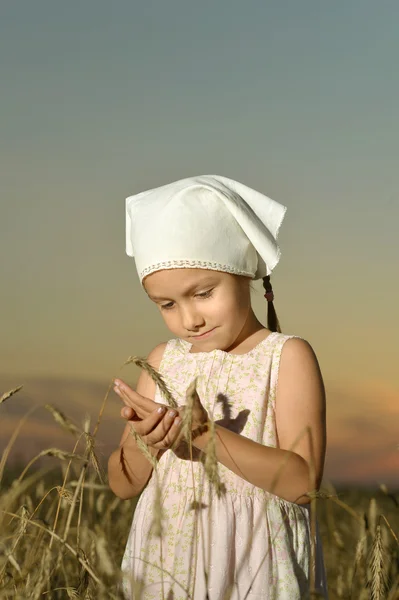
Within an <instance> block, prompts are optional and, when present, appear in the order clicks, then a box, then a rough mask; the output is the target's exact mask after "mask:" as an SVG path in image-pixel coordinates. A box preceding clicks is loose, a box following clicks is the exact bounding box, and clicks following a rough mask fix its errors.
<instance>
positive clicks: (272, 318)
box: [250, 275, 281, 333]
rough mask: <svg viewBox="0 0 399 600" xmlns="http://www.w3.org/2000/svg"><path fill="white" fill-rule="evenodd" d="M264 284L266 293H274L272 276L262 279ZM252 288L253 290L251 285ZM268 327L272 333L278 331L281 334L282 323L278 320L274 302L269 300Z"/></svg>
mask: <svg viewBox="0 0 399 600" xmlns="http://www.w3.org/2000/svg"><path fill="white" fill-rule="evenodd" d="M262 282H263V287H264V289H265V292H272V291H273V288H272V284H271V282H270V275H266V276H265V277H262ZM250 287H251V289H253V288H252V285H251V284H250ZM267 327H268V329H270V331H278V332H279V333H281V327H280V322H279V320H278V316H277V313H276V309H275V308H274V304H273V300H269V301H268V303H267Z"/></svg>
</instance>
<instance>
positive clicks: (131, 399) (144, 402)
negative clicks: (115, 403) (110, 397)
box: [114, 379, 157, 413]
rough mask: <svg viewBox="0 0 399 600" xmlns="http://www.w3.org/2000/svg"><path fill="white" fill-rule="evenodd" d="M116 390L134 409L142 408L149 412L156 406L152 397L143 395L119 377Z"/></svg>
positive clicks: (115, 386)
mask: <svg viewBox="0 0 399 600" xmlns="http://www.w3.org/2000/svg"><path fill="white" fill-rule="evenodd" d="M114 390H115V392H116V393H117V394H118V396H119V397H120V398H122V400H123V401H124V402H126V404H128V405H129V406H131V407H132V408H133V409H136V408H137V409H141V410H145V411H147V412H148V413H150V412H152V411H153V410H154V409H155V408H156V406H157V405H156V403H155V402H154V401H153V400H151V399H150V398H146V397H145V396H142V395H141V394H139V393H138V392H136V391H135V390H133V389H132V388H131V387H129V386H128V385H127V384H126V383H125V382H122V381H121V380H119V379H116V380H115V385H114Z"/></svg>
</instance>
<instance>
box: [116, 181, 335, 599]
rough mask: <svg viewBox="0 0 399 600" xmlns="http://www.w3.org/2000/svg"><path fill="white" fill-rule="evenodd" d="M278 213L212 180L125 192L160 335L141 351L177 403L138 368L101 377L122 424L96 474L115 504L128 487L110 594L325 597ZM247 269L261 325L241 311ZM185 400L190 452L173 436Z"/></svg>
mask: <svg viewBox="0 0 399 600" xmlns="http://www.w3.org/2000/svg"><path fill="white" fill-rule="evenodd" d="M285 211H286V208H285V207H284V206H282V205H281V204H278V203H277V202H275V201H273V200H271V199H270V198H267V197H266V196H264V195H263V194H261V193H259V192H256V191H255V190H252V189H250V188H248V187H247V186H245V185H243V184H240V183H238V182H236V181H233V180H231V179H227V178H225V177H220V176H199V177H192V178H188V179H183V180H181V181H177V182H174V183H172V184H170V185H165V186H162V187H160V188H157V189H153V190H150V191H147V192H143V193H141V194H138V195H136V196H132V197H130V198H128V199H127V201H126V213H127V220H126V251H127V254H128V255H129V256H134V258H135V263H136V268H137V271H138V274H139V278H140V282H141V285H142V287H143V288H144V290H145V292H146V293H147V295H148V297H149V298H150V300H151V301H152V302H154V303H155V304H156V305H157V307H158V309H159V310H160V312H161V315H162V317H163V319H164V322H165V324H166V326H167V327H168V329H169V330H170V331H171V333H172V334H173V335H174V336H175V337H174V338H172V339H170V340H169V341H168V342H167V343H162V344H159V345H158V346H157V347H156V348H155V349H154V350H153V351H152V352H151V353H150V354H149V356H148V359H147V360H148V362H149V363H150V364H151V365H152V366H154V367H155V368H156V369H157V370H158V371H159V372H160V374H161V375H162V377H163V379H164V381H165V383H166V385H167V387H168V388H169V390H170V391H171V393H172V395H173V397H174V398H175V400H176V401H177V404H178V407H177V409H176V410H166V407H165V405H166V401H165V398H164V396H163V395H162V394H161V391H160V388H159V386H158V385H155V384H154V382H153V380H152V379H150V377H149V376H148V374H147V373H146V372H145V371H144V370H143V371H142V372H141V375H140V378H139V382H138V385H137V390H136V391H134V390H132V389H131V388H130V387H129V386H128V385H127V384H126V383H125V382H123V381H122V380H121V379H118V380H115V388H114V389H115V391H116V392H117V393H118V394H119V396H120V398H121V399H122V400H123V402H124V404H125V407H124V408H123V409H122V411H121V414H122V416H123V417H124V418H125V419H127V420H128V423H127V425H126V428H125V431H124V434H123V436H122V439H121V442H120V446H119V448H118V449H117V450H115V452H113V453H112V455H111V456H110V459H109V467H108V474H109V483H110V487H111V489H112V490H113V491H114V493H115V494H116V495H117V496H119V497H121V498H126V499H127V498H132V497H134V496H137V495H139V494H140V493H141V492H142V493H141V495H140V498H139V501H138V503H137V506H136V509H135V512H134V517H133V523H132V527H131V530H130V534H129V538H128V542H127V546H126V550H125V554H124V557H123V562H122V569H123V571H124V573H125V576H126V578H125V580H124V583H123V591H124V594H125V597H126V598H129V599H130V598H137V599H138V598H143V599H144V600H160V599H161V598H165V599H167V600H172V599H173V600H187V599H189V598H190V599H192V600H207V599H209V600H227V599H230V600H244V599H247V600H299V599H302V598H310V592H311V591H316V592H317V593H318V594H319V596H317V595H316V596H312V598H314V597H321V598H327V597H328V596H327V586H326V575H325V569H324V562H323V554H322V547H321V543H320V535H319V530H318V523H317V519H313V518H312V514H311V511H310V496H311V494H310V492H312V491H316V490H318V488H319V486H320V483H321V479H322V474H323V467H324V457H325V449H326V422H325V417H326V409H325V394H324V387H323V381H322V377H321V374H320V370H319V366H318V362H317V359H316V357H315V355H314V352H313V350H312V348H311V346H310V345H309V344H308V343H307V342H306V341H305V340H303V339H301V338H298V337H297V336H294V335H285V334H282V333H281V331H280V327H279V323H278V319H277V316H276V313H275V310H274V305H273V290H272V287H271V284H270V273H271V271H272V270H273V268H274V267H275V266H276V264H277V263H278V261H279V258H280V249H279V247H278V245H277V241H276V240H277V235H278V230H279V227H280V225H281V222H282V220H283V218H284V214H285ZM260 278H262V279H263V285H264V288H265V291H266V293H265V298H266V299H267V301H268V327H267V328H265V327H263V325H262V324H261V323H260V322H259V321H258V320H257V318H256V316H255V314H254V312H253V309H252V307H251V295H250V292H251V286H250V282H251V280H252V279H260ZM196 378H197V379H196ZM195 381H196V389H195V391H194V385H192V384H193V382H194V384H195ZM190 393H193V394H194V398H195V400H194V404H193V411H192V431H193V436H192V437H193V440H192V451H191V452H190V448H189V445H188V444H187V442H185V440H184V438H182V431H181V430H182V420H181V417H182V415H184V411H185V410H186V409H185V407H186V406H187V405H188V400H187V398H188V394H190ZM131 427H133V428H134V429H135V430H136V432H137V433H138V434H139V435H140V436H142V438H143V440H144V441H145V442H146V444H147V446H148V450H149V451H150V453H151V454H152V457H153V460H152V461H151V462H150V461H149V460H148V459H147V458H146V457H145V456H144V454H142V452H141V450H140V449H139V448H138V446H137V444H136V441H135V438H134V437H133V436H132V435H131V434H130V429H131ZM210 440H213V442H214V443H213V444H212V443H209V442H210ZM172 446H173V447H172ZM153 465H156V468H155V469H154V468H153ZM210 473H211V474H213V476H212V477H211V476H210ZM215 482H216V483H215ZM143 490H144V491H143ZM307 494H309V495H307ZM160 534H161V535H160ZM133 582H134V583H133Z"/></svg>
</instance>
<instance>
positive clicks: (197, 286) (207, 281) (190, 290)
mask: <svg viewBox="0 0 399 600" xmlns="http://www.w3.org/2000/svg"><path fill="white" fill-rule="evenodd" d="M211 282H212V283H216V278H215V277H207V278H206V279H203V281H200V282H199V283H194V284H193V285H190V287H188V288H187V289H186V290H185V291H184V292H183V296H188V294H189V293H190V292H192V291H193V290H195V289H196V288H199V287H203V286H204V285H209V284H210V283H211ZM148 297H149V298H151V300H171V301H172V302H173V300H172V299H171V298H164V297H163V296H151V295H150V294H148Z"/></svg>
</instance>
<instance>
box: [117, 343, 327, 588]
mask: <svg viewBox="0 0 399 600" xmlns="http://www.w3.org/2000/svg"><path fill="white" fill-rule="evenodd" d="M291 337H297V336H292V335H291V336H290V335H285V334H281V333H278V332H273V333H271V334H269V335H268V337H267V338H265V339H264V340H262V341H261V342H260V343H259V344H258V345H257V346H255V347H254V348H253V349H252V350H250V351H249V352H247V353H246V354H241V355H237V354H231V353H228V352H225V351H223V350H219V349H215V350H213V351H211V352H198V353H190V352H189V350H190V348H191V346H192V344H190V343H189V342H187V341H186V340H183V339H180V338H174V339H171V340H169V341H168V342H167V345H166V348H165V352H164V355H163V358H162V362H161V364H160V367H159V372H160V373H161V374H162V376H163V378H164V381H165V383H166V385H167V386H168V388H169V390H170V391H171V392H172V394H173V396H174V398H175V400H176V401H177V403H178V404H179V405H183V404H186V390H187V388H188V387H189V385H190V383H191V382H192V381H193V379H194V378H195V376H196V375H199V378H198V381H197V391H198V394H199V397H200V399H201V402H202V404H203V405H204V406H205V408H206V409H207V411H208V414H209V415H210V416H211V418H213V420H215V421H216V422H219V424H220V425H223V426H224V427H227V428H229V429H231V430H233V431H235V432H236V433H239V434H241V435H244V436H246V437H248V438H251V439H252V440H254V441H255V442H258V443H261V444H264V445H267V446H272V447H278V438H277V433H276V422H275V398H276V386H277V378H278V369H279V361H280V355H281V351H282V348H283V345H284V343H285V341H286V340H287V339H289V338H291ZM155 402H159V403H163V404H165V400H164V398H163V396H162V395H161V393H160V390H159V388H158V386H157V387H156V393H155ZM193 452H195V454H193V460H192V461H191V460H190V459H189V458H190V457H189V455H187V452H186V453H185V454H184V452H183V453H182V454H181V456H180V455H179V457H178V456H176V454H175V453H174V452H172V451H171V450H167V451H166V452H164V454H163V455H162V456H161V458H160V459H159V462H158V468H157V472H156V474H155V472H154V471H153V472H152V475H151V478H150V480H149V482H148V484H147V486H146V488H145V489H144V491H143V492H142V494H141V496H140V498H139V500H138V503H137V506H136V509H135V512H134V516H133V522H132V526H131V530H130V534H129V537H128V541H127V545H126V549H125V553H124V556H123V560H122V571H123V573H124V577H123V582H122V591H123V594H124V596H125V597H126V598H127V599H129V600H130V599H134V600H139V599H142V600H161V599H162V598H164V599H165V600H188V599H191V600H244V599H245V600H299V599H303V598H309V577H310V569H311V568H312V566H311V544H312V542H311V528H310V504H307V505H298V504H295V503H292V502H289V501H287V500H283V499H282V498H280V497H278V496H276V495H274V494H272V493H270V492H265V491H264V490H262V489H261V488H258V487H256V486H253V485H252V484H250V483H249V482H247V481H246V480H244V479H243V478H241V477H239V476H238V475H236V474H235V473H233V472H232V471H230V469H228V468H227V467H225V466H224V465H222V464H221V463H218V471H219V476H220V480H221V481H222V482H223V484H224V486H225V493H222V494H220V495H218V494H217V493H216V492H215V488H214V485H213V484H211V483H210V482H209V479H208V477H207V476H206V474H205V470H204V464H203V461H201V460H199V456H200V455H202V456H204V454H203V453H201V452H200V451H198V450H197V449H195V448H193ZM155 506H158V509H157V510H154V508H155ZM160 510H161V517H162V524H161V526H162V537H161V538H160V537H159V534H158V535H157V531H156V517H155V515H156V514H159V511H160ZM158 523H159V520H158ZM161 542H162V543H161ZM313 544H314V551H315V561H314V565H313V573H314V576H315V583H316V590H317V592H318V593H319V594H320V597H321V598H324V599H326V598H328V593H327V583H326V573H325V568H324V560H323V552H322V545H321V538H320V533H319V526H318V523H317V521H316V528H315V536H314V540H313ZM132 581H134V582H135V583H134V584H133V583H132Z"/></svg>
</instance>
